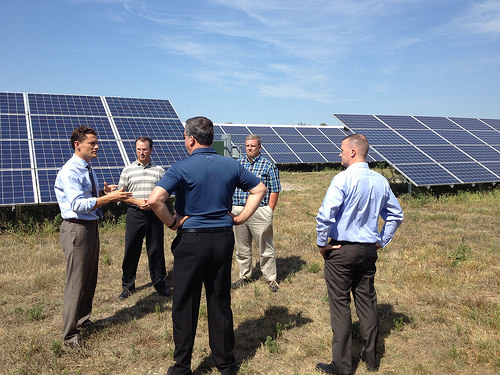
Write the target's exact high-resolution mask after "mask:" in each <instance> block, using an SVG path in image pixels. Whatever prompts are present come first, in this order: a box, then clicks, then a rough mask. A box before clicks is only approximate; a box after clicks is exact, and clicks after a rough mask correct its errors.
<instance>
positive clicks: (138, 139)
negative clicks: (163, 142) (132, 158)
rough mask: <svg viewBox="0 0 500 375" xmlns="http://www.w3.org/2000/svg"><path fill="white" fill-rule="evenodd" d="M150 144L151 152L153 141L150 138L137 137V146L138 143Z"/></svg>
mask: <svg viewBox="0 0 500 375" xmlns="http://www.w3.org/2000/svg"><path fill="white" fill-rule="evenodd" d="M139 141H141V142H148V143H149V149H150V150H151V149H152V148H153V140H152V139H151V138H149V137H137V139H136V140H135V145H136V146H137V142H139Z"/></svg>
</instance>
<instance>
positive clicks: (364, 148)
mask: <svg viewBox="0 0 500 375" xmlns="http://www.w3.org/2000/svg"><path fill="white" fill-rule="evenodd" d="M342 141H348V142H351V144H353V145H354V146H356V148H357V150H358V153H359V154H360V155H361V156H362V157H363V158H366V155H368V151H369V149H370V144H369V143H368V139H366V137H365V136H364V135H363V134H350V135H348V136H347V137H345V138H344V139H343V140H342Z"/></svg>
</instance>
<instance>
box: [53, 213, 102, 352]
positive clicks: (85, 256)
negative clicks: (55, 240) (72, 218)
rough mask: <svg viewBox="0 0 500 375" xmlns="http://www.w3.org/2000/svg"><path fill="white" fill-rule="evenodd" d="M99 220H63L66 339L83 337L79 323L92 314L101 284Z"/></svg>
mask: <svg viewBox="0 0 500 375" xmlns="http://www.w3.org/2000/svg"><path fill="white" fill-rule="evenodd" d="M97 225H98V224H97V222H96V221H95V222H88V223H71V222H69V221H66V220H63V222H62V224H61V232H60V242H61V247H62V250H63V252H64V257H65V258H66V286H65V288H64V308H63V340H64V342H66V343H71V342H73V341H75V340H77V339H78V338H79V335H80V333H79V327H80V326H81V324H82V323H83V322H85V321H86V320H87V319H89V318H90V313H91V311H92V300H93V299H94V293H95V288H96V285H97V268H98V263H99V230H98V227H97Z"/></svg>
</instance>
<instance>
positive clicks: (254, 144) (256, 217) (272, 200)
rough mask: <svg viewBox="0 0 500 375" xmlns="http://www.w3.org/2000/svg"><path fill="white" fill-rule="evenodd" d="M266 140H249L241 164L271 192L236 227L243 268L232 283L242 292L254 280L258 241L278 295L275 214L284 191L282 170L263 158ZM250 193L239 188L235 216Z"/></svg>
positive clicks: (238, 256)
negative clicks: (252, 278) (253, 244)
mask: <svg viewBox="0 0 500 375" xmlns="http://www.w3.org/2000/svg"><path fill="white" fill-rule="evenodd" d="M261 147H262V139H261V137H260V136H258V135H256V134H250V135H248V136H247V137H246V141H245V148H246V156H243V157H241V158H239V159H238V161H239V162H240V163H241V164H242V165H243V166H244V167H245V168H246V169H248V170H249V171H250V172H252V173H253V174H254V175H256V176H257V177H258V178H260V179H261V181H262V182H263V183H264V185H265V186H266V187H267V190H268V193H267V195H266V196H265V198H264V199H263V201H262V203H261V204H260V207H259V208H258V209H257V211H255V213H254V214H253V215H252V216H251V217H250V219H248V220H247V221H246V222H245V223H244V224H242V225H235V226H234V227H233V230H234V237H235V248H236V261H237V263H238V267H239V269H240V274H239V278H238V280H236V281H235V282H233V283H232V285H231V287H232V288H233V289H238V288H239V287H241V286H243V285H244V284H245V283H247V282H248V281H250V279H251V277H252V240H255V242H256V243H257V245H258V247H259V250H260V269H261V271H262V276H263V277H264V279H265V280H266V282H267V283H269V288H270V289H271V291H273V292H277V291H278V289H279V285H278V283H277V282H276V256H275V253H274V247H273V212H274V208H275V207H276V204H277V203H278V195H279V192H280V191H281V184H280V178H279V171H278V168H276V165H274V164H273V163H272V162H270V161H269V160H267V159H266V158H264V157H262V155H261V154H260V150H261ZM247 196H248V193H245V192H244V191H242V190H241V189H238V188H237V189H236V191H235V192H234V195H233V210H232V213H233V214H235V215H238V214H239V213H240V212H241V210H242V209H243V206H244V205H245V202H246V199H247Z"/></svg>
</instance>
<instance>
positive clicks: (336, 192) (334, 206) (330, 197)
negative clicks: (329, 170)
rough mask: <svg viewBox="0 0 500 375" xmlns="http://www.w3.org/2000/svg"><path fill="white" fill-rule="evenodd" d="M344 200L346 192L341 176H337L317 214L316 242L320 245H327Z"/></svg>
mask: <svg viewBox="0 0 500 375" xmlns="http://www.w3.org/2000/svg"><path fill="white" fill-rule="evenodd" d="M343 202H344V192H343V188H342V183H341V181H340V178H339V176H336V177H334V178H333V180H332V182H331V184H330V187H329V188H328V191H327V192H326V194H325V198H324V199H323V203H322V204H321V207H320V209H319V211H318V215H317V216H316V232H317V239H316V243H317V245H318V246H325V245H326V244H327V242H328V236H329V234H330V230H331V228H332V226H333V225H335V224H336V220H335V217H336V216H337V212H338V211H339V209H340V207H341V206H342V203H343Z"/></svg>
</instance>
